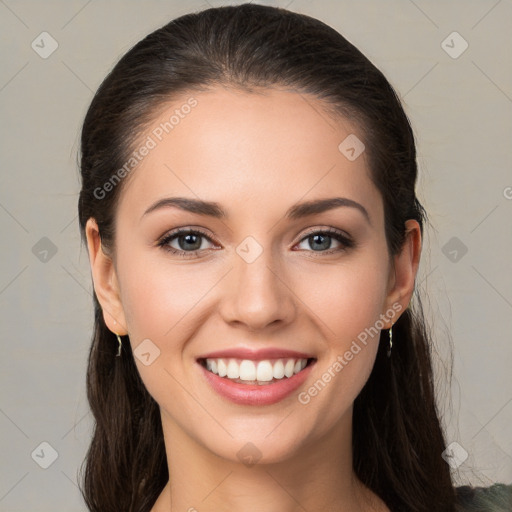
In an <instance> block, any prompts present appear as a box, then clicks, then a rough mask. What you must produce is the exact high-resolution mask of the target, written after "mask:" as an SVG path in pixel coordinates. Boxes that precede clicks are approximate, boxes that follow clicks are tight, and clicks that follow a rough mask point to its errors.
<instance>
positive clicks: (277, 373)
mask: <svg viewBox="0 0 512 512" xmlns="http://www.w3.org/2000/svg"><path fill="white" fill-rule="evenodd" d="M273 375H274V379H282V378H283V377H284V364H283V361H276V362H275V363H274V368H273Z"/></svg>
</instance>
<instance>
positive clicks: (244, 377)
mask: <svg viewBox="0 0 512 512" xmlns="http://www.w3.org/2000/svg"><path fill="white" fill-rule="evenodd" d="M315 361H316V358H314V357H311V358H308V359H305V358H291V357H290V358H276V359H263V360H259V361H254V360H251V359H236V358H211V359H210V358H208V359H205V358H201V359H198V362H199V364H200V365H201V366H203V368H205V369H206V370H207V371H209V372H210V373H213V374H215V375H218V376H219V377H223V378H225V379H227V380H230V381H232V382H236V383H238V384H252V385H255V384H256V385H268V384H273V383H275V382H279V381H282V380H286V379H289V378H290V377H293V376H294V375H297V374H298V373H300V372H301V371H302V370H304V368H306V367H307V366H311V365H312V364H314V363H315Z"/></svg>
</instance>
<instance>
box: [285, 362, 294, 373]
mask: <svg viewBox="0 0 512 512" xmlns="http://www.w3.org/2000/svg"><path fill="white" fill-rule="evenodd" d="M294 368H295V361H294V360H293V359H288V361H286V364H285V365H284V374H285V375H286V376H287V377H291V376H292V375H293V370H294Z"/></svg>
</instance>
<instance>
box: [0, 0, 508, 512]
mask: <svg viewBox="0 0 512 512" xmlns="http://www.w3.org/2000/svg"><path fill="white" fill-rule="evenodd" d="M228 3H229V2H224V3H221V2H217V1H214V0H210V1H209V2H208V4H207V3H205V2H201V1H199V0H198V1H178V0H172V1H171V0H167V1H164V0H146V1H144V2H142V1H107V0H92V1H87V0H76V1H75V0H73V1H69V0H60V1H55V0H47V1H45V2H38V1H22V0H20V1H15V0H2V1H0V38H1V44H2V53H1V55H2V66H1V67H0V112H1V120H2V123H1V133H0V140H1V152H0V159H1V171H0V172H1V175H0V229H1V235H2V236H1V269H0V306H1V325H0V336H1V340H2V357H1V359H0V365H1V382H0V384H1V387H0V389H1V402H0V429H1V445H0V448H1V460H2V474H1V481H0V510H1V511H13V512H14V511H24V512H26V511H28V510H30V511H32V512H46V511H47V512H50V511H51V512H59V511H62V512H71V511H85V505H84V504H83V502H82V499H81V496H80V493H79V491H78V488H77V485H76V481H77V472H78V469H79V466H80V464H81V463H82V460H83V458H84V456H85V452H86V449H87V447H88V443H89V439H90V434H91V426H92V421H91V415H90V413H89V412H88V404H87V400H86V396H85V366H86V360H87V355H88V349H89V344H90V339H91V332H92V325H93V308H92V295H91V293H92V281H91V276H90V269H89V261H88V257H87V251H86V248H85V247H84V246H81V242H80V237H79V231H78V220H77V199H78V192H79V177H78V176H79V174H78V168H77V164H76V161H77V151H78V146H79V131H80V127H81V123H82V121H83V118H84V115H85V112H86V109H87V107H88V105H89V103H90V101H91V99H92V97H93V94H94V91H96V89H97V87H98V86H99V85H100V83H101V81H102V80H103V78H104V77H105V75H106V74H107V72H108V71H109V70H110V69H111V68H112V66H113V65H114V64H115V62H116V61H117V60H118V58H119V57H120V56H121V55H122V54H123V53H125V52H126V51H127V50H128V49H129V48H130V47H131V46H132V45H133V44H135V43H136V42H137V41H139V39H141V38H142V37H143V36H144V35H146V34H147V33H149V32H151V31H153V30H155V29H156V28H159V27H160V26H162V25H164V24H166V23H167V22H168V21H170V20H171V19H172V18H174V17H177V16H180V15H182V14H185V13H188V12H191V11H196V10H201V9H203V8H206V7H208V5H211V6H220V5H227V4H228ZM266 3H267V4H270V5H278V6H281V7H288V8H289V9H291V10H295V11H297V12H301V13H304V14H309V15H311V16H314V17H317V18H319V19H321V20H322V21H324V22H326V23H328V24H330V25H331V26H332V27H334V28H335V29H337V30H338V31H340V32H341V33H342V34H343V35H344V36H345V37H346V38H347V39H349V40H350V41H351V42H352V43H353V44H355V45H356V46H357V47H358V48H359V49H360V50H361V51H362V52H363V53H365V55H367V57H368V58H369V59H370V60H371V61H372V62H373V63H374V64H375V65H376V66H377V67H379V68H380V69H381V70H382V71H383V72H384V74H385V75H386V76H387V77H388V79H389V80H390V82H391V83H392V85H393V86H394V87H395V88H396V89H397V91H398V93H399V95H400V97H401V99H402V101H403V103H404V106H405V109H406V112H407V114H408V115H409V117H410V119H411V122H412V125H413V128H414V130H415V133H416V137H417V143H418V163H419V167H420V179H419V183H418V193H419V196H420V198H421V200H422V201H423V203H424V205H425V207H426V209H427V211H428V213H429V215H430V222H431V226H430V227H429V228H428V230H427V233H426V235H427V236H426V239H425V246H424V252H423V259H422V264H421V268H420V275H419V277H418V288H419V290H420V291H421V293H422V294H423V296H424V297H426V299H425V304H426V306H427V314H428V320H429V323H430V324H431V325H432V328H433V329H434V332H435V333H436V336H435V338H436V342H435V346H434V351H435V352H436V353H437V354H438V355H439V358H438V359H437V360H436V368H438V369H439V370H442V369H443V368H444V367H446V364H447V361H448V359H447V357H448V355H449V351H450V346H451V344H452V345H453V346H452V350H453V356H454V365H453V376H452V381H451V389H450V388H449V387H448V386H449V383H448V380H447V379H446V377H445V373H446V372H443V371H439V372H438V374H437V375H438V381H439V396H440V410H441V411H442V413H443V415H444V418H445V423H446V429H447V442H448V443H447V444H451V443H457V444H456V445H452V448H453V449H454V453H455V455H456V457H458V458H459V459H458V460H459V462H460V461H461V460H462V459H465V460H464V461H463V462H462V463H460V465H459V466H458V467H457V468H454V475H455V477H456V479H457V481H458V482H460V483H472V484H475V485H489V484H490V483H492V482H496V481H501V482H505V483H510V482H511V481H512V435H511V427H510V426H511V425H512V378H511V368H512V343H511V332H512V272H511V262H512V229H511V219H512V171H511V169H512V166H511V163H512V149H511V146H512V145H511V141H512V137H511V135H512V72H511V66H510V59H509V56H510V48H512V36H511V34H512V3H511V1H510V0H501V1H497V0H480V1H468V0H459V1H452V2H444V1H442V0H436V1H422V0H415V1H414V2H413V1H412V0H394V1H386V2H383V1H376V0H375V1H355V0H354V1H349V0H341V1H334V0H319V1H302V0H292V1H290V0H286V1H282V2H281V1H279V2H266ZM43 32H46V34H42V33H43ZM454 32H456V34H454ZM41 40H43V43H41ZM466 46H467V47H466ZM52 50H53V51H52ZM42 443H43V444H42ZM465 454H467V458H465V457H466V455H465ZM440 456H441V454H440ZM44 466H48V467H47V468H46V469H44Z"/></svg>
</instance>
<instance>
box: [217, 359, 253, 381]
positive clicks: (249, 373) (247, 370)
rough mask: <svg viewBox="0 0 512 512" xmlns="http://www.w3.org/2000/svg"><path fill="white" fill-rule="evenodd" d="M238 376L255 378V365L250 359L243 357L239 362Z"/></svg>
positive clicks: (248, 378) (247, 378)
mask: <svg viewBox="0 0 512 512" xmlns="http://www.w3.org/2000/svg"><path fill="white" fill-rule="evenodd" d="M213 373H215V372H213ZM240 378H241V379H242V380H256V365H255V364H254V363H253V362H252V361H249V360H248V359H244V360H243V361H242V362H241V363H240Z"/></svg>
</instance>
